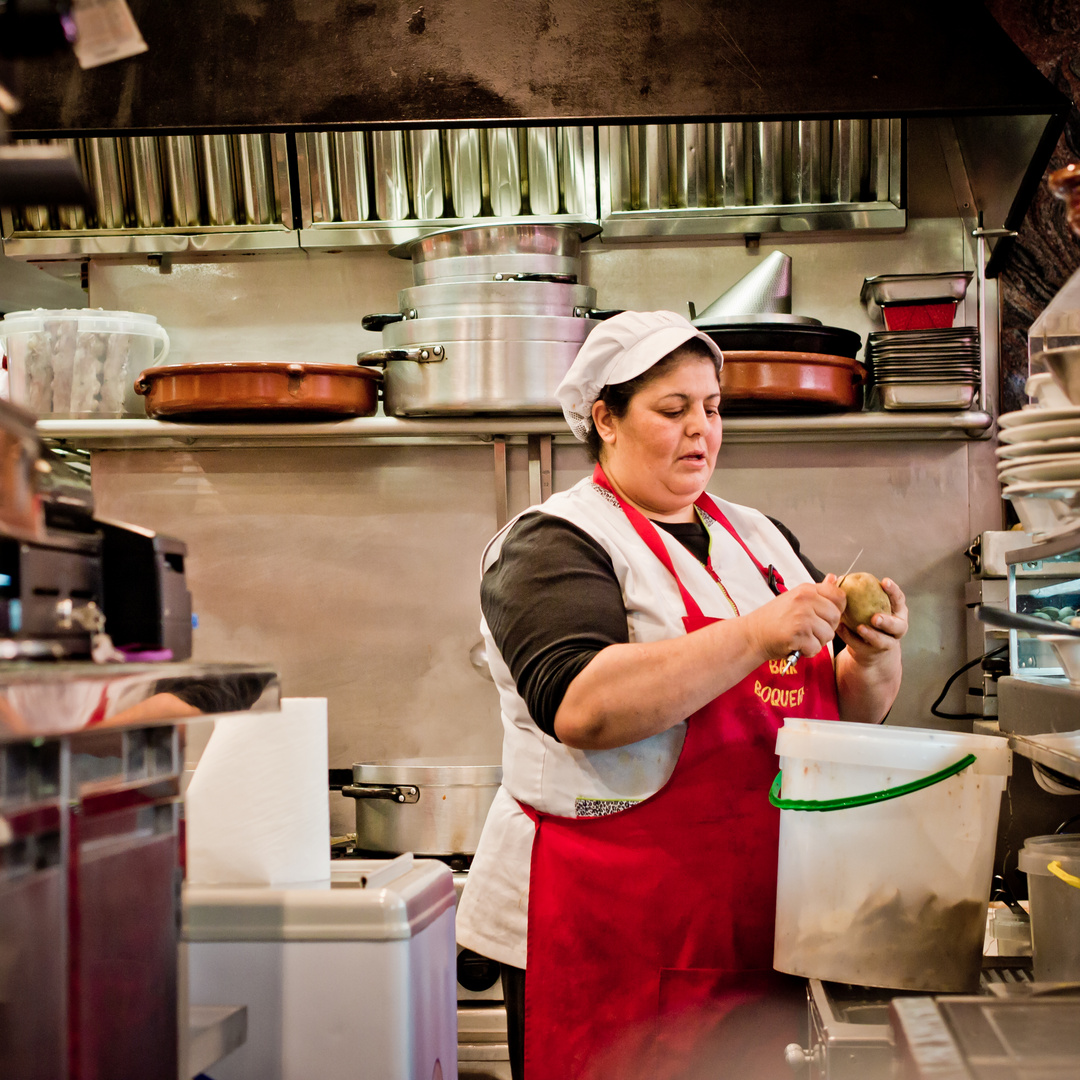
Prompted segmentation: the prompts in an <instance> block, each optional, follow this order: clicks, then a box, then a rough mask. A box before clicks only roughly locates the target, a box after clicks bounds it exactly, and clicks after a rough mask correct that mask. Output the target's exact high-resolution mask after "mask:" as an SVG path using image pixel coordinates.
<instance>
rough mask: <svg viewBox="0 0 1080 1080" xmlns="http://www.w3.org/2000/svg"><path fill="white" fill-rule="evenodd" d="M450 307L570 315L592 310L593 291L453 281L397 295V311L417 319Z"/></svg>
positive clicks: (538, 284)
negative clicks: (556, 310) (551, 311)
mask: <svg viewBox="0 0 1080 1080" xmlns="http://www.w3.org/2000/svg"><path fill="white" fill-rule="evenodd" d="M452 305H468V306H470V307H479V306H481V305H482V306H484V307H488V308H490V307H504V308H505V309H506V313H507V314H508V315H512V314H515V313H517V314H526V313H527V312H526V311H525V310H524V309H527V308H531V307H543V308H545V309H554V308H565V309H566V314H571V313H572V312H573V309H574V308H576V307H587V308H591V307H595V306H596V290H595V289H594V288H592V287H591V286H589V285H571V284H567V283H565V282H552V281H513V280H509V281H495V280H488V281H460V280H454V281H440V282H432V283H430V284H427V285H413V286H411V287H410V288H408V289H402V290H401V291H400V292H399V293H398V310H399V311H402V312H408V311H416V312H418V317H419V318H423V317H424V313H425V311H426V310H428V309H435V308H444V307H450V306H452ZM515 308H517V309H518V311H517V312H515Z"/></svg>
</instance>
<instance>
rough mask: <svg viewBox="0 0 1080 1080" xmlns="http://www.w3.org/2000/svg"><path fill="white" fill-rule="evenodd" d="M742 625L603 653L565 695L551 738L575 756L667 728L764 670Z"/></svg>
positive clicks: (613, 647)
mask: <svg viewBox="0 0 1080 1080" xmlns="http://www.w3.org/2000/svg"><path fill="white" fill-rule="evenodd" d="M741 621H742V620H736V619H732V620H728V621H726V622H719V623H714V624H713V625H711V626H707V627H705V628H704V629H702V630H698V631H696V632H694V633H692V634H687V635H686V636H685V637H679V638H670V639H668V640H667V641H656V642H651V643H647V644H646V643H636V644H627V645H609V646H608V647H607V648H606V649H602V650H601V651H600V652H598V653H597V654H596V656H594V657H593V658H592V660H590V661H589V663H588V664H587V665H586V666H585V667H584V668H583V669H582V670H581V671H580V672H579V673H578V675H577V676H576V677H575V678H574V680H573V682H571V683H570V685H569V687H568V688H567V690H566V695H565V696H564V697H563V700H562V703H561V704H560V706H559V709H558V711H557V712H556V714H555V734H556V735H557V736H558V737H559V739H560V740H561V741H562V742H563V743H565V744H566V745H567V746H572V747H575V748H576V749H579V750H607V749H611V748H612V747H616V746H626V745H628V744H629V743H633V742H638V741H640V740H641V739H647V738H649V736H651V735H657V734H659V733H660V732H662V731H667V730H668V728H671V727H674V726H675V725H676V724H678V723H679V722H680V721H682V720H685V719H686V718H687V717H688V716H690V715H691V714H693V713H695V712H697V710H698V709H700V708H701V707H702V706H704V705H706V704H708V702H710V701H712V699H713V698H714V697H716V696H717V695H719V694H722V693H723V692H724V691H725V690H730V689H731V687H733V686H735V685H736V684H737V683H738V682H740V681H741V680H742V679H743V678H744V677H745V676H746V675H748V674H749V673H750V672H751V671H753V670H754V668H756V667H758V666H759V665H761V664H762V663H764V661H765V657H764V656H762V655H761V654H760V652H759V650H758V649H757V648H756V647H755V646H754V645H753V644H752V643H751V641H750V640H749V638H748V637H747V636H746V635H745V634H744V633H743V632H742V631H741V629H740V628H739V626H738V624H739V623H740V622H741Z"/></svg>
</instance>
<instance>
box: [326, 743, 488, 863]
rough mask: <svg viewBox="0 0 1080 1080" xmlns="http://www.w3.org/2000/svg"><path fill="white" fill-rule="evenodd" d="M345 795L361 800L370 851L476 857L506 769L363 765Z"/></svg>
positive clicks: (360, 825)
mask: <svg viewBox="0 0 1080 1080" xmlns="http://www.w3.org/2000/svg"><path fill="white" fill-rule="evenodd" d="M352 771H353V782H352V784H349V785H346V786H345V787H343V788H342V789H341V794H342V795H345V796H346V797H347V798H350V799H355V800H356V843H357V847H358V848H360V849H361V850H364V851H380V852H388V853H400V852H404V851H411V852H413V854H415V855H472V854H474V853H475V851H476V845H477V844H478V843H479V840H480V832H481V830H482V829H483V827H484V820H485V818H486V817H487V812H488V809H489V808H490V806H491V803H492V800H494V798H495V793H496V792H497V791H498V790H499V784H500V783H501V782H502V766H501V765H471V764H461V763H458V762H454V761H450V760H447V761H434V760H420V759H407V760H401V761H361V762H357V763H356V764H355V765H353V770H352Z"/></svg>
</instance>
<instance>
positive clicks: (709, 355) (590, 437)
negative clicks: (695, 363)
mask: <svg viewBox="0 0 1080 1080" xmlns="http://www.w3.org/2000/svg"><path fill="white" fill-rule="evenodd" d="M691 358H693V359H696V360H708V361H709V362H710V363H711V364H712V365H713V367H714V368H715V369H716V378H717V380H719V378H720V361H719V360H717V359H716V357H715V356H714V355H713V352H712V349H710V348H709V346H708V345H706V344H705V342H704V341H702V340H701V338H691V339H690V340H689V341H686V342H683V344H682V345H680V346H679V347H678V348H677V349H672V350H671V352H669V353H668V354H667V355H666V356H662V357H661V358H660V359H659V360H657V361H656V363H655V364H653V366H652V367H651V368H649V369H648V370H647V371H643V372H642V373H641V374H640V375H637V376H635V377H634V378H633V379H627V380H626V382H621V383H609V384H608V385H607V386H605V387H604V388H603V390H601V391H600V396H599V397H598V398H597V400H598V401H602V402H603V403H604V404H605V405H606V406H607V407H608V411H609V412H610V413H611V415H612V416H614V417H615V419H616V420H621V419H622V418H623V417H624V416H625V415H626V413H627V410H628V409H629V408H630V401H631V399H632V398H633V396H634V395H635V394H637V393H640V392H641V391H642V390H644V389H645V387H646V386H648V385H649V383H651V382H653V381H655V380H656V379H659V378H661V377H662V376H663V375H666V374H667V373H668V372H669V371H671V369H672V368H674V367H676V366H677V365H678V364H681V363H682V362H683V361H684V360H687V359H691ZM603 445H604V440H603V439H601V438H600V433H599V432H598V431H597V430H596V425H595V424H591V425H590V426H589V430H588V433H587V434H586V436H585V446H586V447H587V448H588V451H589V456H590V457H591V458H592V459H593V461H599V460H600V450H601V448H602V447H603Z"/></svg>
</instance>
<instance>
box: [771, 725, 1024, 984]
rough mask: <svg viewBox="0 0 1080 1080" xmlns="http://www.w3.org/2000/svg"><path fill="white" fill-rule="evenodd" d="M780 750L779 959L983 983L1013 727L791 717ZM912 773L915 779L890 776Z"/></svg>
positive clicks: (850, 979) (807, 969) (829, 968)
mask: <svg viewBox="0 0 1080 1080" xmlns="http://www.w3.org/2000/svg"><path fill="white" fill-rule="evenodd" d="M776 752H777V753H778V754H779V755H780V765H781V769H782V772H783V784H782V788H781V792H780V798H781V800H782V801H781V804H780V805H781V806H782V811H781V815H780V855H779V865H778V883H777V898H776V940H775V950H774V958H773V963H774V966H775V967H776V968H777V969H778V970H780V971H786V972H789V973H791V974H793V975H802V976H806V977H808V978H819V979H828V980H831V981H835V982H846V983H855V984H858V985H862V986H880V987H887V988H894V989H908V990H933V991H970V990H974V989H975V988H977V986H978V978H979V970H980V967H981V962H982V950H983V939H984V936H985V927H986V916H987V906H988V903H989V894H990V878H991V875H992V872H993V861H994V847H995V840H996V831H997V820H998V811H999V809H1000V805H1001V794H1002V792H1003V791H1004V789H1005V783H1006V779H1007V778H1008V776H1009V773H1010V772H1011V769H1012V754H1011V752H1010V750H1009V748H1008V744H1007V743H1006V742H1005V740H1004V739H1000V738H996V737H994V736H987V735H966V734H961V733H957V732H949V731H937V730H930V729H924V728H902V727H879V726H877V725H868V724H848V723H841V722H831V723H826V722H821V721H814V720H791V719H789V720H786V721H785V722H784V727H783V728H782V729H781V730H780V732H779V733H778V735H777V741H776ZM967 755H974V756H975V760H974V762H972V763H970V764H967V765H966V766H965V767H964V768H963V770H962V771H959V772H956V773H954V774H953V775H951V776H948V777H947V778H943V779H939V780H938V781H937V782H934V783H930V784H929V786H919V785H924V784H926V782H927V780H928V778H930V777H932V776H933V775H934V774H935V773H938V772H939V771H942V770H947V769H950V768H952V769H955V768H956V767H957V766H958V765H959V764H960V763H961V762H962V761H963V760H964V759H965V757H966V756H967ZM909 784H910V785H912V786H918V790H913V791H910V792H909V793H907V794H901V795H897V794H896V793H895V792H894V791H893V790H892V789H896V788H898V787H901V788H902V786H903V785H909ZM887 791H888V792H889V793H890V794H889V796H888V797H882V795H881V793H884V792H887ZM774 794H775V789H774ZM868 795H873V796H876V797H875V798H874V800H873V801H870V802H867V803H866V804H864V805H852V806H845V807H844V808H839V809H825V807H820V806H819V807H818V808H817V809H794V808H790V803H791V802H793V801H796V800H805V801H808V802H810V803H812V804H820V803H821V802H822V801H827V800H843V801H844V802H847V801H848V800H850V799H851V797H852V796H868ZM785 804H787V806H786V807H785ZM826 805H827V804H826Z"/></svg>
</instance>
